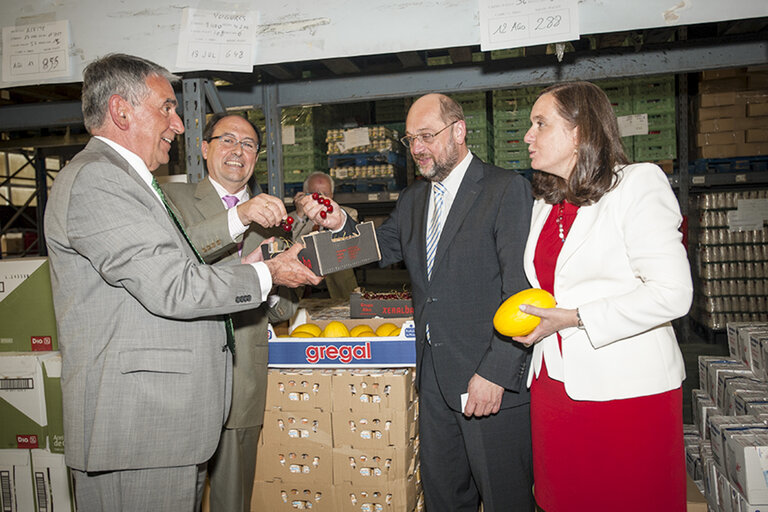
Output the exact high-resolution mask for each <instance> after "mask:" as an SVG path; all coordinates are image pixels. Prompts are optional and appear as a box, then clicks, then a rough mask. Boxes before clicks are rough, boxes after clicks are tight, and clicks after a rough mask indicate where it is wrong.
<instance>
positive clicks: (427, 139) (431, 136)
mask: <svg viewBox="0 0 768 512" xmlns="http://www.w3.org/2000/svg"><path fill="white" fill-rule="evenodd" d="M458 122H459V120H458V119H457V120H455V121H454V122H452V123H451V124H449V125H446V126H444V127H443V128H442V129H441V130H440V131H438V132H435V133H420V134H418V135H406V136H405V137H403V138H402V139H400V142H402V143H403V146H405V147H407V148H409V147H411V144H413V142H414V141H417V140H419V141H421V143H422V144H426V145H430V144H432V143H433V142H434V141H435V137H437V136H438V135H440V134H441V133H443V132H444V131H445V130H446V129H448V127H450V126H453V125H455V124H456V123H458Z"/></svg>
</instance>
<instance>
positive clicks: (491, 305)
mask: <svg viewBox="0 0 768 512" xmlns="http://www.w3.org/2000/svg"><path fill="white" fill-rule="evenodd" d="M466 132H467V128H466V123H465V122H464V115H463V112H462V109H461V107H460V106H459V105H458V104H457V103H456V102H455V101H453V100H452V99H450V98H448V97H447V96H444V95H441V94H428V95H426V96H423V97H421V98H419V99H418V100H417V101H416V102H414V104H413V105H412V107H411V109H410V111H409V112H408V117H407V120H406V134H407V135H406V136H405V137H404V138H403V143H405V144H406V145H407V146H409V147H410V151H411V155H412V156H413V159H414V161H415V163H416V165H417V166H418V168H419V171H420V173H421V175H422V176H423V177H424V178H425V179H423V180H418V181H417V182H415V183H414V184H412V185H411V186H409V187H408V188H407V189H405V190H404V191H403V192H402V193H401V194H400V197H399V199H398V201H397V205H396V207H395V209H394V211H393V212H392V214H391V215H390V216H389V218H388V219H387V220H386V221H385V222H384V224H383V225H382V226H381V227H380V228H379V229H377V231H376V235H377V237H378V241H379V246H380V248H381V256H382V259H381V261H380V264H381V265H382V266H384V265H390V264H392V263H395V262H398V261H404V262H405V264H406V266H407V267H408V271H409V273H410V277H411V286H412V293H413V304H414V319H415V322H416V344H417V349H416V350H417V352H416V353H417V356H416V357H417V359H416V364H417V385H418V389H419V398H420V408H419V436H420V439H421V475H422V482H423V485H424V496H425V499H426V508H427V510H429V511H439V512H446V511H466V512H469V511H472V512H476V511H477V508H478V504H479V502H480V501H481V500H482V503H483V510H485V512H491V511H509V510H514V511H524V510H533V507H534V505H533V497H532V484H533V481H532V480H533V474H532V467H531V437H530V422H529V410H530V408H529V395H528V391H527V389H526V386H525V379H526V376H527V372H528V365H529V362H530V352H529V351H528V350H527V349H525V348H523V347H522V346H521V345H518V344H515V343H511V342H510V341H507V340H503V339H501V338H500V337H499V336H498V335H497V334H496V333H495V331H494V329H493V323H492V320H493V315H494V313H495V312H496V309H497V308H498V307H499V305H500V304H501V303H502V301H503V300H504V299H506V298H507V297H509V296H510V295H512V294H514V293H516V292H518V291H520V290H522V289H525V288H527V287H528V282H527V281H526V278H525V274H524V272H523V251H524V248H525V241H526V238H527V236H528V228H529V224H530V216H531V207H532V202H533V201H532V197H531V191H530V186H529V184H528V182H527V181H526V180H525V179H524V178H522V177H521V176H520V175H518V174H517V173H515V172H513V171H508V170H504V169H500V168H498V167H494V166H492V165H488V164H485V163H483V162H482V161H481V160H480V159H478V158H477V157H475V156H473V155H472V154H471V153H470V152H469V151H468V149H467V146H466V142H465V137H466ZM332 205H333V206H334V211H333V212H332V213H331V214H329V215H327V216H326V218H325V219H323V218H321V216H320V211H321V210H322V209H323V207H322V206H320V205H318V204H317V203H313V202H312V201H311V198H310V200H306V199H305V200H302V206H303V208H304V210H305V212H307V215H308V216H309V217H310V218H312V219H315V222H317V223H319V224H321V225H323V226H325V227H327V228H329V229H331V230H334V231H339V230H342V229H343V232H344V233H348V232H350V231H351V229H352V226H351V224H352V223H351V222H348V221H347V219H346V218H345V215H344V214H343V213H342V212H341V211H340V210H339V209H338V208H336V205H335V204H334V203H332ZM463 395H464V396H463ZM462 400H466V403H465V405H462Z"/></svg>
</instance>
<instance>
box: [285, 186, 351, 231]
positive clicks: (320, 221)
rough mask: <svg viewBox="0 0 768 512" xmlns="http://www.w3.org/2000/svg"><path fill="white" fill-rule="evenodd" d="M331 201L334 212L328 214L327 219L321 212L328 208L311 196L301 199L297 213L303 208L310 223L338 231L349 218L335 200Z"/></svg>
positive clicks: (297, 206)
mask: <svg viewBox="0 0 768 512" xmlns="http://www.w3.org/2000/svg"><path fill="white" fill-rule="evenodd" d="M330 201H331V207H332V208H333V211H331V213H326V215H325V218H323V216H322V214H321V212H324V211H326V210H327V209H328V207H327V206H325V205H322V204H320V203H318V202H317V200H316V199H312V195H311V194H307V195H305V196H304V197H302V198H300V199H299V201H298V203H295V204H296V211H298V210H299V208H301V209H302V210H303V211H304V215H306V216H307V219H309V221H310V222H314V223H315V224H317V225H318V226H322V227H324V228H326V229H330V230H331V231H337V230H339V229H341V227H342V226H344V222H346V219H347V217H346V215H344V213H342V211H341V207H340V206H339V205H338V203H336V201H334V200H333V199H330Z"/></svg>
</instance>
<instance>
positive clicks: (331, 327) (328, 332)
mask: <svg viewBox="0 0 768 512" xmlns="http://www.w3.org/2000/svg"><path fill="white" fill-rule="evenodd" d="M323 337H324V338H348V337H349V329H347V326H346V325H344V324H343V323H341V322H339V321H336V320H334V321H333V322H329V323H328V325H326V326H325V329H323Z"/></svg>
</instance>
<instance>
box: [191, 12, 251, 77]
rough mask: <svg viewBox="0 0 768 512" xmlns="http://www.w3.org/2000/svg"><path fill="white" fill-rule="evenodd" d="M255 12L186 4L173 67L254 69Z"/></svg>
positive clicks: (242, 70)
mask: <svg viewBox="0 0 768 512" xmlns="http://www.w3.org/2000/svg"><path fill="white" fill-rule="evenodd" d="M258 22H259V19H258V12H256V11H210V10H203V9H195V8H192V7H185V8H184V10H183V12H182V16H181V30H180V31H179V47H178V52H177V54H176V66H178V67H179V68H185V69H206V70H215V71H241V72H244V73H250V72H252V71H253V58H254V52H255V48H256V26H257V25H258Z"/></svg>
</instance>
